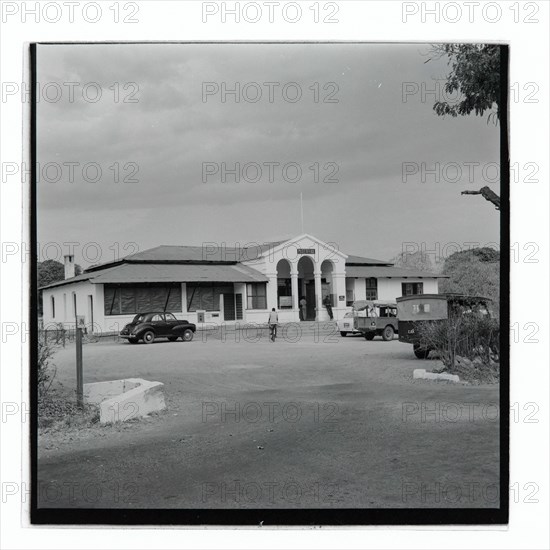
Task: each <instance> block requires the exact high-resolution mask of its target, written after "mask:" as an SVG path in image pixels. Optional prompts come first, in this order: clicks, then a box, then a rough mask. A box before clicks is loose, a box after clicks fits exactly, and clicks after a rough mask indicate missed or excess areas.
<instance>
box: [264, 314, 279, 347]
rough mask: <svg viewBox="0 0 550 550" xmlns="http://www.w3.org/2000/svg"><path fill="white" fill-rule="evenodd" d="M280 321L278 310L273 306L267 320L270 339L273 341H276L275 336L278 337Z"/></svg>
mask: <svg viewBox="0 0 550 550" xmlns="http://www.w3.org/2000/svg"><path fill="white" fill-rule="evenodd" d="M278 323H279V316H278V315H277V312H276V311H275V308H274V307H272V308H271V313H270V314H269V319H268V320H267V324H268V325H269V339H270V340H271V341H272V342H275V338H277V324H278Z"/></svg>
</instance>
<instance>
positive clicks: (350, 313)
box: [344, 311, 353, 317]
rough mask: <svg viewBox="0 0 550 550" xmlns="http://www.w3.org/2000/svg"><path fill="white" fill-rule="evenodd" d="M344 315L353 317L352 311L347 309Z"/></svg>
mask: <svg viewBox="0 0 550 550" xmlns="http://www.w3.org/2000/svg"><path fill="white" fill-rule="evenodd" d="M344 317H353V313H352V312H351V311H348V312H347V313H346V314H345V315H344Z"/></svg>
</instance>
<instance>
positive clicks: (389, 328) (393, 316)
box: [354, 300, 399, 342]
mask: <svg viewBox="0 0 550 550" xmlns="http://www.w3.org/2000/svg"><path fill="white" fill-rule="evenodd" d="M355 304H357V305H355ZM355 304H354V307H355V309H356V310H357V311H358V313H359V314H360V313H361V312H365V314H364V316H363V315H357V317H355V328H356V329H357V330H358V331H359V332H361V333H363V336H364V337H365V339H366V340H372V339H373V338H374V337H375V336H382V338H383V339H384V340H385V341H386V342H389V341H390V340H393V337H394V335H395V334H398V332H399V325H398V316H397V305H396V303H395V302H384V301H382V300H363V301H362V302H361V303H358V302H356V303H355Z"/></svg>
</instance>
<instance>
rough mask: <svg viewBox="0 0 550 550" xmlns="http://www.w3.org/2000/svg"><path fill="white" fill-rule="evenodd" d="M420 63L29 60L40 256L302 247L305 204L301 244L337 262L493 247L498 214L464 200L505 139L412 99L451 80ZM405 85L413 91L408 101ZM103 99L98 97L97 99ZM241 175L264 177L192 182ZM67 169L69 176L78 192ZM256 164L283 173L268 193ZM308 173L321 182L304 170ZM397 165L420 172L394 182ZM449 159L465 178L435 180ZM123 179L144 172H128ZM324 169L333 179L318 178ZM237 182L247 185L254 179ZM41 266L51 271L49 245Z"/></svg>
mask: <svg viewBox="0 0 550 550" xmlns="http://www.w3.org/2000/svg"><path fill="white" fill-rule="evenodd" d="M427 52H428V46H427V45H419V44H415V45H370V44H363V45H351V44H346V45H342V44H340V45H334V44H298V45H286V44H279V45H258V44H246V45H245V44H239V45H237V44H235V45H219V44H218V45H215V44H211V45H102V46H94V45H82V46H76V45H75V46H41V47H39V51H38V81H39V84H40V86H41V91H42V97H41V98H40V102H39V104H38V110H37V112H38V160H39V163H40V166H41V167H42V168H44V167H45V166H46V165H47V163H57V165H50V167H49V169H48V173H46V174H45V175H44V174H43V175H42V177H41V179H40V181H39V184H38V204H37V206H38V242H39V246H40V249H41V250H42V251H44V246H45V244H46V243H51V242H56V243H61V244H62V243H65V242H69V241H72V242H78V243H80V244H79V245H78V246H77V247H76V260H77V262H79V263H81V264H82V265H83V266H87V265H88V264H90V263H96V262H94V261H93V260H94V259H95V258H93V257H92V256H93V255H95V253H96V252H95V248H94V247H93V246H92V247H90V246H89V247H88V248H86V252H87V254H86V256H87V257H83V256H82V250H83V249H84V248H85V245H86V243H92V242H97V243H99V244H100V245H101V247H102V252H101V256H100V257H99V258H97V260H98V261H101V262H105V261H109V260H112V259H113V255H114V254H115V252H114V251H115V250H117V249H118V250H120V252H121V255H124V251H126V252H133V251H137V250H134V246H133V245H129V246H128V247H126V248H124V245H125V243H134V242H135V243H136V244H137V247H139V250H144V249H146V248H150V247H154V246H157V245H160V244H179V245H185V244H189V245H200V244H201V243H203V242H225V243H227V245H234V244H235V243H240V244H244V243H247V242H260V243H261V242H266V241H273V240H280V239H282V238H286V237H291V236H293V235H298V234H300V233H301V222H300V193H301V192H302V193H303V210H304V231H305V232H307V233H311V234H313V235H315V236H317V237H319V238H320V239H323V240H325V241H330V242H333V243H337V245H338V247H339V248H340V250H342V251H343V252H346V253H350V254H358V255H364V256H369V257H374V258H380V259H389V258H391V257H393V256H395V255H396V254H397V253H398V252H400V251H401V250H402V248H403V243H404V242H416V243H422V242H425V243H426V245H427V246H428V248H429V249H433V248H434V243H440V246H441V247H444V246H445V244H446V243H450V242H454V243H459V244H461V245H463V244H464V243H468V242H479V243H481V244H482V245H483V244H485V243H495V242H499V215H498V212H496V211H495V210H494V208H493V206H492V205H491V204H490V203H488V202H486V201H485V200H484V199H482V198H481V197H479V196H461V195H460V191H461V190H464V189H480V188H481V187H483V186H484V185H490V187H491V188H492V189H493V190H495V191H496V192H497V193H498V192H499V191H500V189H499V185H498V183H495V182H494V180H495V173H496V172H495V168H494V165H492V163H498V161H499V127H498V126H495V125H494V124H492V123H491V122H489V123H487V119H486V117H484V118H480V117H475V116H473V115H472V116H469V117H460V118H450V117H446V118H442V117H438V116H436V115H435V113H434V111H433V109H432V106H433V102H434V95H433V93H432V95H428V96H427V97H423V96H422V94H421V90H423V89H426V88H428V89H432V90H433V89H434V86H436V84H435V81H438V80H439V81H440V80H441V79H443V78H444V76H445V74H446V71H447V66H446V63H445V62H441V61H430V62H429V63H425V61H426V59H427V56H426V54H427ZM69 82H72V83H78V85H70V84H67V83H69ZM205 82H210V83H215V84H213V85H212V88H210V89H212V90H213V89H215V86H216V85H217V86H218V87H220V88H221V87H222V83H223V82H225V83H226V84H227V88H235V83H237V82H238V83H240V86H241V90H243V88H244V87H245V85H246V84H247V83H257V85H249V86H248V87H247V88H246V93H247V94H248V98H249V99H250V100H252V99H254V97H255V95H256V93H257V92H258V89H260V90H261V91H262V97H261V98H260V99H259V100H258V101H257V102H252V101H246V100H244V99H243V97H242V95H241V100H240V102H239V103H236V102H235V99H234V96H232V95H227V97H226V98H225V99H226V101H225V102H223V101H222V95H221V92H218V93H213V94H212V95H209V96H207V97H206V98H204V97H203V83H205ZM265 82H273V83H278V84H279V85H275V84H273V85H272V86H271V88H272V90H273V92H274V95H273V102H272V103H271V102H270V101H269V86H267V85H264V84H263V83H265ZM290 82H294V83H296V84H297V85H298V86H299V87H300V89H301V92H302V97H301V99H300V100H299V101H296V102H294V103H293V102H291V101H290V100H291V99H294V97H295V95H296V90H297V88H296V86H295V85H290V86H287V87H286V88H285V91H286V100H285V99H284V97H283V87H284V86H285V84H287V83H290ZM50 83H57V84H58V85H59V86H56V85H52V84H50ZM88 83H97V85H91V86H90V85H89V86H87V87H86V94H87V97H88V100H85V99H83V89H84V87H85V86H84V85H85V84H88ZM117 83H118V84H117ZM128 83H131V84H128ZM315 83H318V89H319V97H318V102H315V95H314V94H315V92H314V90H315V88H316V87H317V86H316V84H315ZM329 83H334V84H329ZM403 83H410V84H408V85H407V89H408V90H409V91H410V92H411V94H410V95H409V96H408V97H407V98H406V101H404V100H403ZM325 85H327V86H326V88H325V89H323V87H324V86H325ZM440 85H441V89H442V83H441V82H440ZM71 86H72V89H73V91H74V98H71V97H70V94H69V91H70V89H71ZM98 86H99V87H100V89H101V99H100V100H98V101H96V102H94V101H93V100H95V97H96V94H97V90H98ZM125 86H126V87H125ZM310 87H313V89H310ZM417 88H418V92H417V93H414V91H415V90H416V89H417ZM59 90H61V92H62V93H61V97H59V96H58V98H56V95H58V94H59ZM117 90H118V96H117V95H116V94H117ZM331 93H332V96H330V94H331ZM46 95H47V97H48V99H49V100H50V101H48V100H46ZM331 97H332V99H333V102H331V103H326V102H324V101H323V99H330V98H331ZM52 98H54V100H53V101H52ZM116 99H118V101H116ZM124 99H126V100H127V101H128V100H129V101H130V102H124V101H123V100H124ZM204 99H206V101H204ZM71 100H72V101H71ZM334 100H336V101H335V102H334ZM237 162H238V163H240V165H241V167H242V166H243V165H245V164H246V163H258V164H259V165H260V166H261V168H262V177H261V179H260V181H258V182H253V181H248V182H247V181H245V179H243V178H242V177H241V181H240V182H239V183H235V179H234V176H232V175H230V174H229V175H227V181H226V182H225V183H223V182H222V181H221V174H220V173H219V172H218V173H217V174H213V175H210V176H209V177H208V178H207V181H206V183H204V182H203V169H204V163H217V164H218V165H220V169H221V163H225V164H226V166H227V168H231V167H234V165H235V163H237ZM63 163H65V165H64V164H63ZM68 163H79V164H78V165H74V166H75V168H74V181H72V182H71V181H70V178H71V176H72V174H71V170H70V168H69V167H68ZM86 163H96V165H99V166H100V167H101V169H102V176H101V179H100V180H99V181H98V182H96V183H94V182H92V181H90V180H93V179H95V177H96V173H95V169H94V166H96V165H91V166H90V167H89V172H88V174H87V176H88V177H83V173H82V167H83V165H85V164H86ZM115 163H118V166H119V179H120V180H121V181H119V182H118V183H116V182H115V181H114V180H115V170H116V166H117V165H116V164H115ZM128 163H134V164H128ZM264 163H279V166H277V165H272V170H273V176H274V181H273V182H270V181H269V175H270V174H269V166H268V165H266V164H264ZM288 163H297V164H298V165H300V167H301V169H302V175H301V178H300V179H299V181H297V182H292V181H286V180H292V179H295V178H296V171H295V169H294V168H291V167H288V171H287V172H286V174H283V172H282V166H283V165H285V164H288ZM315 163H318V166H319V175H320V180H321V181H319V182H317V183H315V181H314V179H315V174H314V170H312V169H310V168H309V167H310V166H312V165H313V166H315ZM327 163H333V164H329V165H327ZM403 163H411V164H408V165H407V166H408V169H409V170H410V171H413V170H414V169H415V166H418V170H419V173H418V174H411V175H409V176H408V177H407V181H406V182H405V183H404V182H403ZM422 163H424V165H425V167H426V168H427V169H434V167H435V164H436V163H439V164H440V174H439V175H440V181H439V183H436V182H435V181H434V179H435V178H434V175H433V174H427V175H426V181H425V182H422V177H421V174H420V169H421V164H422ZM448 163H457V164H458V166H459V168H460V170H461V172H462V178H461V179H459V181H454V180H456V179H457V172H456V168H455V167H454V165H449V166H447V169H446V170H445V169H444V168H445V165H447V164H448ZM470 163H472V164H470ZM325 165H326V167H325ZM54 166H59V167H60V171H57V168H56V167H54ZM125 166H126V168H125ZM134 166H135V167H137V168H138V169H139V171H138V172H137V173H135V174H132V172H133V167H134ZM209 166H210V167H214V166H215V164H210V165H209ZM110 167H112V168H110ZM335 167H337V168H338V171H337V173H336V174H333V175H332V179H333V180H337V181H335V182H323V181H322V180H323V178H325V177H330V176H331V172H333V170H334V168H335ZM483 168H484V169H485V170H483ZM211 169H213V168H211ZM470 174H471V175H473V181H471V182H470V181H469V177H470ZM132 176H133V177H132ZM245 176H246V177H247V178H248V179H249V180H253V179H255V177H256V176H257V174H256V170H255V168H254V165H250V167H249V170H248V172H247V174H245ZM58 177H59V178H60V179H59V181H55V180H57V178H58ZM124 178H126V179H134V180H137V181H136V182H134V183H130V182H123V181H122V180H124ZM86 180H88V181H86ZM114 243H118V244H114ZM63 248H64V251H65V250H66V247H63ZM46 255H47V256H49V257H53V256H54V252H53V249H52V248H50V249H49V250H48V253H47V254H46ZM43 256H44V255H43Z"/></svg>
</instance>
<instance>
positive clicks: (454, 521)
mask: <svg viewBox="0 0 550 550" xmlns="http://www.w3.org/2000/svg"><path fill="white" fill-rule="evenodd" d="M478 42H479V43H481V41H478ZM415 43H418V44H425V42H392V41H388V42H368V41H330V40H327V41H300V40H297V41H237V42H236V41H188V42H173V41H167V42H151V41H143V42H132V41H129V42H123V41H121V42H118V41H112V42H111V41H108V42H36V43H31V44H29V51H28V54H29V62H30V63H29V76H30V84H31V94H30V100H31V105H30V162H31V182H30V204H29V206H30V209H29V212H30V220H29V226H30V251H31V258H32V261H31V262H29V268H28V269H29V276H30V289H29V296H30V319H29V327H30V338H29V346H30V348H29V361H30V363H29V366H30V365H35V364H36V363H37V359H38V288H37V261H38V255H37V233H36V230H37V223H36V214H37V212H36V183H37V173H36V166H37V164H36V162H37V141H36V131H37V120H36V114H37V113H36V106H37V101H36V100H37V98H36V84H37V61H38V59H37V54H38V52H37V46H38V45H41V46H48V45H66V46H69V45H73V46H79V45H111V44H113V45H116V44H124V45H133V44H135V45H143V44H150V45H155V44H158V45H165V44H182V45H185V44H205V45H207V44H222V45H223V44H258V45H263V44H350V45H351V44H361V45H365V44H388V45H389V44H403V45H404V44H415ZM499 45H500V90H501V100H500V117H501V118H500V168H501V169H500V174H501V198H500V201H501V208H500V254H501V256H500V258H501V259H500V291H501V292H500V315H501V318H500V321H501V323H500V324H501V327H508V326H509V325H510V301H509V296H510V158H509V142H508V139H509V127H508V117H509V103H508V96H509V94H508V86H509V46H508V45H507V44H499ZM500 349H501V363H500V365H501V376H500V392H499V393H500V395H499V397H500V411H501V413H504V414H501V415H500V433H499V436H500V507H499V508H381V509H369V508H338V509H311V508H308V509H306V508H303V509H164V508H151V509H116V508H113V509H112V508H39V507H38V389H37V380H38V373H37V371H36V369H32V368H31V369H30V373H29V381H30V389H29V396H30V403H31V406H30V436H31V439H30V442H29V443H30V457H31V461H30V467H31V476H30V477H31V507H30V522H31V524H34V525H66V526H69V525H118V526H124V525H128V526H136V525H139V526H162V525H173V526H182V527H183V526H212V527H215V526H260V525H261V526H263V527H270V526H296V527H299V526H318V525H322V526H327V527H329V526H369V525H424V526H430V525H434V526H435V525H437V526H452V525H505V524H507V523H508V520H509V500H510V499H509V475H510V451H509V442H510V440H509V434H510V418H509V414H508V411H509V409H510V333H509V331H508V330H501V331H500ZM502 352H504V353H502Z"/></svg>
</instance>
